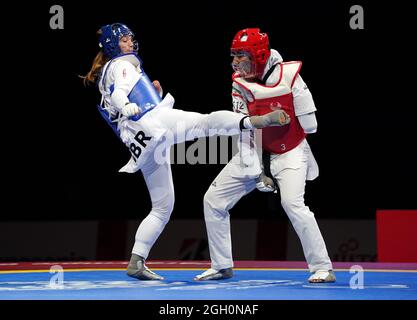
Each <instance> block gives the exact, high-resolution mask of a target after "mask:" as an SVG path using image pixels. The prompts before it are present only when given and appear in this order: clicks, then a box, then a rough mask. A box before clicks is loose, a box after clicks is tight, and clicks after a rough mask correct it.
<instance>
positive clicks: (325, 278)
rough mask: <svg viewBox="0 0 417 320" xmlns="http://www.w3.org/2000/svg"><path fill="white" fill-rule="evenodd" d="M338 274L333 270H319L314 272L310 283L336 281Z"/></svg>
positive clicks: (309, 279)
mask: <svg viewBox="0 0 417 320" xmlns="http://www.w3.org/2000/svg"><path fill="white" fill-rule="evenodd" d="M335 281H336V276H335V274H334V272H333V270H317V271H316V272H314V273H313V274H312V275H311V276H310V278H308V282H310V283H326V282H335Z"/></svg>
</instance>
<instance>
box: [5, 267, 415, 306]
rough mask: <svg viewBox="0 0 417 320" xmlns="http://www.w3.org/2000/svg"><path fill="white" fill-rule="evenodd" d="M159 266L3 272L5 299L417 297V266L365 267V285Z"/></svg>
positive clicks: (302, 274) (340, 274)
mask: <svg viewBox="0 0 417 320" xmlns="http://www.w3.org/2000/svg"><path fill="white" fill-rule="evenodd" d="M157 272H158V273H159V274H161V275H162V276H164V277H165V279H166V280H164V281H137V280H135V279H132V278H129V277H127V276H126V275H125V272H124V271H65V272H64V273H63V279H62V280H63V282H57V281H56V277H55V278H54V275H53V274H50V273H49V272H27V273H26V272H20V273H0V300H39V299H40V300H72V299H76V300H102V299H106V300H417V272H397V271H395V272H378V271H365V272H364V274H363V276H364V277H363V288H360V287H361V286H360V283H359V282H357V281H356V282H355V281H354V279H353V278H352V277H353V275H352V274H350V273H349V271H337V270H336V276H337V282H335V283H329V284H310V283H308V281H307V277H308V272H307V271H300V270H235V277H234V278H232V279H228V280H223V281H204V282H195V281H193V280H192V279H193V277H194V276H195V275H196V274H199V273H201V272H200V271H199V270H158V271H157ZM55 276H56V275H55ZM351 283H352V284H353V287H359V288H357V289H353V287H352V286H351Z"/></svg>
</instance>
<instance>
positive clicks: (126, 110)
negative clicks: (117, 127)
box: [122, 103, 140, 118]
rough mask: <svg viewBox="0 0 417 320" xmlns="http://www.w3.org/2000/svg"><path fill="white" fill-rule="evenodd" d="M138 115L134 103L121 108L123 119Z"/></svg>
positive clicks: (136, 106) (137, 108) (138, 111)
mask: <svg viewBox="0 0 417 320" xmlns="http://www.w3.org/2000/svg"><path fill="white" fill-rule="evenodd" d="M139 113H140V109H139V107H138V105H137V104H136V103H128V104H126V105H125V106H124V107H123V108H122V114H123V115H124V116H125V117H128V118H129V117H132V116H135V115H137V114H139Z"/></svg>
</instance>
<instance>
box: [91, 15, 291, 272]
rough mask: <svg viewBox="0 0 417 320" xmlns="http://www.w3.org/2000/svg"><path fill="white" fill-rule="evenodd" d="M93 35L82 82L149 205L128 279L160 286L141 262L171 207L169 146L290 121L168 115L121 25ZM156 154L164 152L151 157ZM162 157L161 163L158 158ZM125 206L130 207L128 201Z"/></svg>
mask: <svg viewBox="0 0 417 320" xmlns="http://www.w3.org/2000/svg"><path fill="white" fill-rule="evenodd" d="M97 35H98V37H99V46H100V48H101V50H100V52H99V53H98V54H97V56H96V58H95V60H94V62H93V66H92V69H91V70H90V72H89V73H88V74H87V76H86V77H85V80H86V81H89V82H95V81H98V89H99V91H100V93H101V94H102V103H101V105H100V106H99V111H100V113H101V114H102V115H103V117H104V118H105V120H106V121H107V123H108V124H109V125H110V126H111V127H112V129H113V130H114V132H115V133H116V134H117V135H118V136H119V138H120V139H121V140H122V142H123V143H124V144H125V145H126V146H127V147H128V148H129V150H130V152H131V158H130V160H129V162H128V163H127V164H126V165H125V166H124V167H123V168H121V169H120V171H121V172H128V173H134V172H137V171H138V170H141V171H142V174H143V177H144V179H145V182H146V185H147V188H148V190H149V194H150V197H151V201H152V209H151V211H150V213H149V214H148V216H147V217H146V218H145V219H144V220H143V221H142V222H141V224H140V225H139V227H138V230H137V232H136V236H135V243H134V246H133V249H132V256H131V259H130V262H129V265H128V268H127V274H128V275H129V276H131V277H134V278H137V279H139V280H161V279H163V278H162V277H161V276H160V275H158V274H156V273H154V272H152V271H151V270H149V269H148V268H147V267H146V265H145V260H146V259H147V257H148V255H149V252H150V250H151V248H152V246H153V245H154V243H155V241H156V240H157V239H158V237H159V235H160V234H161V232H162V231H163V229H164V227H165V225H166V223H167V222H168V220H169V218H170V215H171V212H172V210H173V206H174V186H173V181H172V174H171V166H170V163H169V149H170V147H171V145H172V144H174V143H181V142H184V141H186V140H187V141H188V140H194V139H195V138H199V137H205V136H211V135H214V134H216V132H221V133H222V135H236V134H239V132H241V131H242V130H243V131H245V130H253V129H255V128H264V127H267V126H272V125H274V126H280V125H283V124H286V123H288V122H289V121H290V120H289V117H288V115H287V114H286V113H285V112H283V111H280V110H279V111H278V110H277V111H274V112H271V113H269V114H267V115H262V116H254V117H252V116H251V117H247V116H245V115H243V114H236V113H233V112H231V111H217V112H212V113H210V114H200V113H197V112H186V111H182V110H178V109H173V106H174V98H173V97H172V96H171V95H170V94H169V93H168V94H167V95H166V96H165V98H163V99H162V89H161V87H160V85H159V82H157V81H154V82H153V83H151V82H150V80H149V78H148V77H147V76H146V74H145V72H144V71H143V68H142V61H141V59H140V58H139V56H138V55H137V50H138V44H137V42H136V41H135V40H134V34H133V32H132V31H131V30H130V29H129V28H128V27H127V26H126V25H124V24H121V23H114V24H109V25H105V26H103V27H101V28H100V29H99V31H98V32H97ZM155 87H157V88H158V89H159V94H158V92H157V91H156V89H155ZM163 138H165V139H163ZM161 149H162V150H163V151H164V152H162V153H158V152H156V151H157V150H161ZM163 153H165V155H166V156H165V157H162V158H161V157H157V155H159V156H161V154H163ZM131 196H133V197H139V195H134V194H132V195H131ZM122 200H123V199H122ZM125 200H127V201H129V200H130V196H129V197H128V198H127V199H125Z"/></svg>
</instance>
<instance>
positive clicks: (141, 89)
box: [97, 53, 162, 135]
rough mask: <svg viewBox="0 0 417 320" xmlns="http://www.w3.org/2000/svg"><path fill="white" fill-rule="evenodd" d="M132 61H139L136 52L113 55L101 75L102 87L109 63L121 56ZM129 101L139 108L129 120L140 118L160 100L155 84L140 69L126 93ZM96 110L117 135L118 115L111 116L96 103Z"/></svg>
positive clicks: (111, 90) (111, 88) (111, 89)
mask: <svg viewBox="0 0 417 320" xmlns="http://www.w3.org/2000/svg"><path fill="white" fill-rule="evenodd" d="M121 57H123V59H125V60H128V61H132V63H133V64H134V65H135V63H138V62H141V60H140V58H139V56H138V55H137V54H136V53H128V54H123V55H119V56H117V57H115V58H114V59H112V61H110V62H109V64H108V65H107V68H106V70H105V72H104V74H103V76H102V78H101V79H102V81H103V87H104V81H106V74H107V70H108V69H109V66H110V64H111V63H113V62H114V61H115V59H117V58H121ZM113 90H114V85H113V84H112V85H111V86H110V94H111V93H113ZM127 97H128V99H129V101H130V102H131V103H136V104H137V105H138V107H139V109H140V113H139V114H138V115H136V116H133V117H130V118H129V119H130V120H133V121H138V120H139V119H140V118H142V117H143V116H144V115H145V114H146V113H147V112H149V111H151V110H152V109H153V108H155V107H156V106H157V105H158V104H159V103H160V102H161V100H162V99H161V97H160V96H159V93H158V91H157V90H156V88H155V86H154V85H153V83H152V82H151V80H149V78H148V76H147V75H146V73H145V72H144V71H143V69H141V77H140V79H139V80H138V82H136V84H135V85H134V86H133V88H132V90H131V91H130V92H129V94H128V95H127ZM97 107H98V111H99V112H100V114H101V115H102V117H103V118H104V120H105V121H106V122H107V124H108V125H109V126H110V127H111V128H112V129H113V131H114V132H115V133H116V134H117V135H119V130H117V122H118V119H119V115H118V114H117V115H115V116H111V115H110V114H109V112H108V111H107V110H106V109H105V108H103V107H102V106H101V105H98V106H97Z"/></svg>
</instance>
